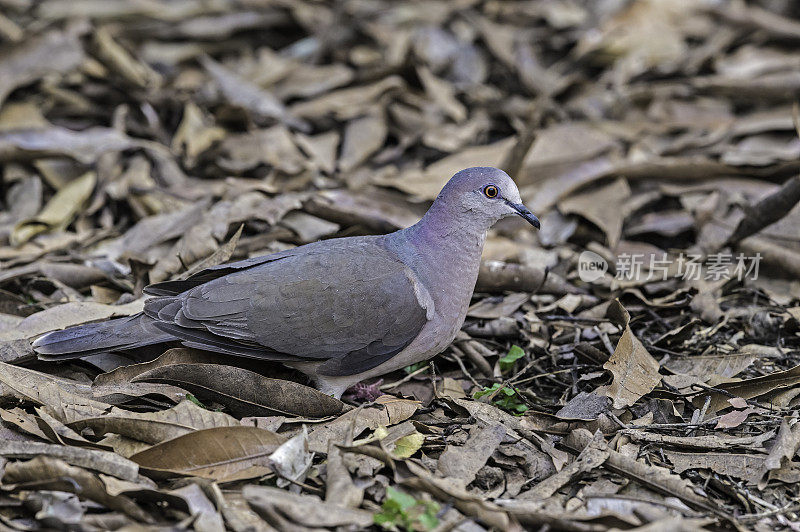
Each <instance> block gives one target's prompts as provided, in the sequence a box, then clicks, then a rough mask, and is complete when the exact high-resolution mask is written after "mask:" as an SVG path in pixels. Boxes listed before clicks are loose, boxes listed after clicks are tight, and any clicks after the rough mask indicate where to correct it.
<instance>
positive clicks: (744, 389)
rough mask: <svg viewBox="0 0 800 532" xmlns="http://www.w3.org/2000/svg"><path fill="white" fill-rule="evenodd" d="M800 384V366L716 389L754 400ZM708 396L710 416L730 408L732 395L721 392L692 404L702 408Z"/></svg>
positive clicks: (705, 395) (726, 384) (713, 393)
mask: <svg viewBox="0 0 800 532" xmlns="http://www.w3.org/2000/svg"><path fill="white" fill-rule="evenodd" d="M798 383H800V366H795V367H793V368H791V369H788V370H786V371H778V372H775V373H770V374H768V375H764V376H762V377H756V378H753V379H744V380H741V381H734V382H725V383H722V384H717V385H716V387H717V388H720V389H722V390H724V391H725V392H728V394H733V395H734V396H736V397H741V398H743V399H753V398H755V397H759V396H761V395H764V394H766V393H769V392H771V391H773V390H777V389H780V388H787V387H789V386H795V385H796V384H798ZM708 395H710V396H711V401H710V403H709V404H708V409H707V412H708V413H709V415H710V414H713V413H714V412H717V411H718V410H720V409H722V408H725V407H726V406H730V404H729V403H728V397H730V395H723V394H722V393H719V392H710V393H709V394H701V395H699V396H698V397H696V398H695V399H693V400H692V402H693V403H694V404H695V405H696V406H697V407H698V408H701V407H702V406H703V404H704V403H705V401H706V397H707V396H708Z"/></svg>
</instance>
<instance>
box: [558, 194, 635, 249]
mask: <svg viewBox="0 0 800 532" xmlns="http://www.w3.org/2000/svg"><path fill="white" fill-rule="evenodd" d="M630 195H631V189H630V187H629V186H628V182H627V181H625V180H624V179H617V180H615V181H613V182H612V183H609V184H608V185H605V186H602V187H599V188H597V189H594V190H592V191H589V192H584V193H581V194H575V195H572V196H570V197H568V198H566V199H562V200H561V201H559V202H558V209H559V210H560V211H561V212H562V213H564V214H578V215H580V216H583V217H584V218H586V219H587V220H589V221H590V222H592V223H593V224H595V225H596V226H597V227H599V228H600V229H602V230H603V232H604V233H605V235H606V238H607V240H608V247H610V248H614V247H616V246H617V243H618V242H619V238H620V236H621V235H622V222H623V221H624V220H625V216H626V212H625V206H626V204H627V203H628V200H629V198H630Z"/></svg>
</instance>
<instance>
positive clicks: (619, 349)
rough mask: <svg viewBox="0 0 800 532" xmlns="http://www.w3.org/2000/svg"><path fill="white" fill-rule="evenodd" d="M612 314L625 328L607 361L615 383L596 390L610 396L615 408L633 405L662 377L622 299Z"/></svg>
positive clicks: (612, 306)
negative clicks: (632, 328)
mask: <svg viewBox="0 0 800 532" xmlns="http://www.w3.org/2000/svg"><path fill="white" fill-rule="evenodd" d="M608 317H609V318H610V319H611V320H612V321H613V322H614V323H616V324H617V325H618V326H619V327H621V328H622V329H623V332H622V336H621V337H620V339H619V342H618V343H617V346H616V348H615V349H614V354H613V355H611V358H610V359H609V360H608V362H606V363H605V364H603V368H604V369H606V370H608V371H610V372H611V374H612V375H613V380H612V381H611V384H609V385H607V386H601V387H600V388H598V389H597V390H596V391H597V393H598V394H599V395H605V396H606V397H609V398H610V399H611V400H612V402H613V407H614V408H624V407H626V406H631V405H632V404H634V403H635V402H636V401H638V400H639V399H640V398H641V397H642V396H643V395H646V394H647V393H649V392H650V391H652V390H653V388H655V387H656V385H657V384H658V383H659V382H660V381H661V375H660V374H659V373H658V369H659V367H660V366H659V364H658V362H656V360H655V359H654V358H653V357H652V356H651V355H650V353H648V352H647V349H646V348H645V347H644V345H642V342H641V341H639V339H638V338H636V337H635V336H634V334H633V331H631V328H630V325H629V323H630V319H631V318H630V314H628V311H627V310H625V308H624V307H623V306H622V304H621V303H620V302H619V300H615V301H614V302H613V303H612V304H611V305H610V306H609V307H608Z"/></svg>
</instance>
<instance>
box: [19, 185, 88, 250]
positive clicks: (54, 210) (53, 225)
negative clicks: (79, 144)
mask: <svg viewBox="0 0 800 532" xmlns="http://www.w3.org/2000/svg"><path fill="white" fill-rule="evenodd" d="M96 182H97V175H96V174H95V173H94V172H87V173H85V174H83V175H82V176H81V177H79V178H77V179H74V180H72V181H70V182H69V184H67V185H66V186H65V187H64V188H62V189H61V190H59V191H58V192H56V194H55V196H53V197H52V198H51V199H50V201H48V202H47V204H46V205H45V206H44V208H43V209H42V210H41V211H40V212H39V214H37V215H36V216H35V217H34V218H32V219H30V220H23V221H21V222H19V223H18V224H17V225H16V227H14V231H13V232H12V233H11V236H10V238H9V240H10V241H11V244H12V245H14V246H19V245H20V244H24V243H25V242H27V241H28V240H30V239H31V238H33V237H35V236H36V235H38V234H40V233H43V232H45V231H53V230H63V229H65V228H66V227H67V226H68V225H69V224H70V223H72V220H74V219H75V216H77V214H78V213H79V212H80V210H81V209H82V208H83V204H84V203H85V202H86V201H87V200H88V199H89V196H91V194H92V191H93V190H94V187H95V184H96Z"/></svg>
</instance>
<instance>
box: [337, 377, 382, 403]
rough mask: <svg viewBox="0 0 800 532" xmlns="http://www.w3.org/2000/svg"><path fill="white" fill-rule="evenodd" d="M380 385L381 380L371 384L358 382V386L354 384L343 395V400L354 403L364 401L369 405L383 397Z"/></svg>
mask: <svg viewBox="0 0 800 532" xmlns="http://www.w3.org/2000/svg"><path fill="white" fill-rule="evenodd" d="M382 384H383V379H378V380H376V381H375V382H373V383H372V384H366V383H363V382H359V383H358V384H354V385H353V386H351V387H350V388H348V389H347V391H346V392H345V394H344V398H345V399H348V400H350V401H354V402H360V401H364V402H368V403H371V402H372V401H374V400H375V399H377V398H378V397H380V396H381V395H383V392H382V391H381V385H382Z"/></svg>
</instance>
